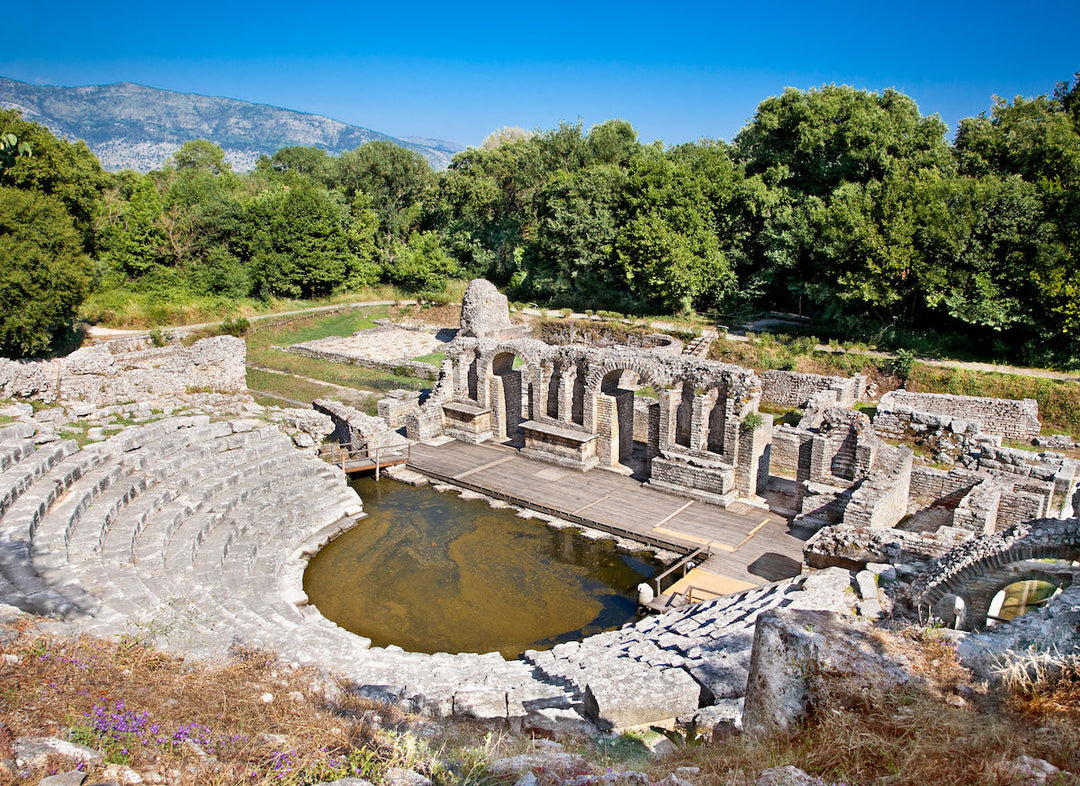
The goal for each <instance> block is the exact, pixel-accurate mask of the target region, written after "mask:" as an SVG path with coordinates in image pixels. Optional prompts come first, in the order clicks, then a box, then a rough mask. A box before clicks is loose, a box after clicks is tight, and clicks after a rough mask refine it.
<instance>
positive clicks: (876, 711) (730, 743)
mask: <svg viewBox="0 0 1080 786" xmlns="http://www.w3.org/2000/svg"><path fill="white" fill-rule="evenodd" d="M890 638H891V641H890V642H889V643H888V644H885V643H884V642H883V643H882V646H883V647H892V648H896V647H897V646H898V644H897V641H898V640H897V638H896V637H890ZM899 647H900V648H901V649H904V650H905V651H907V652H908V654H909V656H912V657H913V658H914V660H915V662H916V667H915V672H916V674H917V676H919V677H921V678H922V681H923V682H922V684H921V685H919V686H917V687H905V688H903V689H900V690H895V691H889V692H885V691H874V690H871V691H867V690H866V689H865V681H862V680H860V679H859V678H858V676H857V675H855V676H854V677H853V678H852V677H848V676H845V675H834V676H832V677H830V678H829V679H828V680H826V682H825V683H824V687H823V689H822V690H821V691H820V692H819V693H818V694H817V695H816V696H815V698H814V711H813V713H812V715H811V716H810V717H809V718H808V719H807V720H806V721H805V722H804V723H803V724H802V726H801V727H800V729H799V730H798V731H797V732H796V733H795V734H793V735H791V736H790V737H786V738H785V737H782V736H781V737H773V738H770V739H765V740H754V739H747V738H733V739H729V740H726V741H724V742H721V743H719V744H716V745H713V746H707V747H700V748H686V749H683V751H681V753H680V754H679V757H680V758H679V760H678V761H676V762H672V763H671V766H675V765H677V764H690V765H696V766H699V767H701V769H702V776H703V778H704V781H703V782H704V783H707V784H710V786H713V785H716V786H719V784H724V785H725V786H728V785H730V786H752V784H754V782H755V780H756V778H757V776H758V775H759V774H760V773H761V771H762V770H764V769H766V768H769V767H777V766H782V765H787V764H793V765H795V766H797V767H799V768H801V769H803V770H805V771H806V772H808V773H810V774H812V775H815V776H817V777H819V778H821V779H823V780H824V781H825V782H826V783H836V784H841V783H842V784H877V785H879V786H927V784H950V785H955V786H1006V785H1007V784H1009V785H1011V786H1018V784H1019V783H1022V782H1023V781H1018V780H1017V779H1016V774H1015V773H1014V772H1011V771H1010V770H1009V769H1008V768H1007V767H1006V766H1005V762H1007V761H1010V760H1013V759H1016V758H1017V757H1019V756H1021V755H1028V756H1032V757H1036V758H1042V759H1046V760H1047V761H1049V762H1050V763H1052V764H1054V765H1055V766H1058V767H1060V768H1062V769H1063V770H1067V771H1073V772H1076V771H1077V770H1080V735H1077V733H1076V726H1075V722H1076V716H1075V715H1070V714H1069V713H1068V712H1062V711H1061V706H1062V705H1061V696H1062V694H1061V692H1060V689H1058V690H1052V691H1051V693H1053V695H1055V696H1056V697H1058V698H1057V700H1056V701H1055V702H1054V703H1053V704H1051V705H1049V706H1047V709H1048V711H1047V712H1046V713H1045V714H1043V715H1041V716H1040V717H1039V718H1038V719H1037V722H1033V719H1032V717H1031V715H1030V712H1029V708H1030V704H1029V703H1027V704H1024V705H1023V706H1022V707H1021V706H1020V705H1017V704H1016V702H1015V699H1014V698H1013V696H1014V694H1012V693H1009V694H1007V696H1008V698H1007V699H1006V700H1005V701H1002V700H1001V699H1000V697H995V696H992V695H989V694H988V693H987V691H986V689H985V686H978V685H976V686H971V685H970V684H969V680H970V675H969V674H968V673H967V671H966V670H965V669H963V668H962V667H961V666H960V665H959V663H958V662H957V660H956V656H955V653H954V651H953V648H952V647H951V646H950V645H949V644H948V642H947V641H946V640H945V639H943V638H939V637H938V636H937V634H936V632H935V631H933V630H927V629H915V628H913V629H909V630H906V631H903V632H902V635H901V637H900V638H899ZM1040 684H1046V683H1045V682H1040ZM1074 688H1075V685H1074ZM961 694H963V695H965V696H967V698H966V699H964V700H961ZM1074 700H1075V696H1074ZM957 705H959V706H957ZM1044 706H1045V705H1044ZM1073 708H1074V709H1075V704H1074V705H1073ZM1021 710H1022V711H1021ZM1060 783H1063V784H1064V783H1074V784H1075V783H1077V780H1076V779H1065V778H1063V779H1062V780H1061V781H1060Z"/></svg>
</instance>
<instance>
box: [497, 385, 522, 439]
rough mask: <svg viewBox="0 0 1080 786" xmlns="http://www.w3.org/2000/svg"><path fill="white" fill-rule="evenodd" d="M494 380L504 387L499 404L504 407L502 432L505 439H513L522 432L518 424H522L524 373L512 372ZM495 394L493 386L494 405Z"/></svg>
mask: <svg viewBox="0 0 1080 786" xmlns="http://www.w3.org/2000/svg"><path fill="white" fill-rule="evenodd" d="M493 379H497V380H499V382H500V383H501V387H502V400H501V401H500V402H499V403H500V404H501V405H502V411H503V421H502V431H503V434H504V435H505V436H504V439H513V438H514V437H516V436H517V434H518V432H519V431H520V430H521V429H520V428H519V426H518V424H519V423H521V396H522V373H521V372H520V371H510V372H508V373H506V374H500V375H498V376H496V377H494V378H493ZM494 392H495V386H494V385H492V403H494V400H495V396H494Z"/></svg>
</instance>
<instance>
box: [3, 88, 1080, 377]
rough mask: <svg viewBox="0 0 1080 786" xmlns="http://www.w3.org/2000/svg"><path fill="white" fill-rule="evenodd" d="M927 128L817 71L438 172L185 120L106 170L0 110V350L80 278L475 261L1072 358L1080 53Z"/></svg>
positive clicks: (214, 275) (523, 279)
mask: <svg viewBox="0 0 1080 786" xmlns="http://www.w3.org/2000/svg"><path fill="white" fill-rule="evenodd" d="M947 131H948V129H947V128H946V127H945V124H944V123H943V122H942V121H941V120H940V119H938V118H937V117H936V116H931V117H924V116H923V115H922V114H920V112H919V109H918V107H917V106H916V105H915V103H914V102H913V101H912V100H911V99H910V98H909V97H907V96H905V95H903V94H902V93H899V92H897V91H895V90H885V91H884V92H882V93H875V92H867V91H861V90H855V89H853V88H849V87H837V86H825V87H822V88H820V89H812V90H809V91H801V90H794V89H788V90H786V91H784V93H783V94H782V95H780V96H777V97H773V98H768V99H766V100H765V101H763V102H762V103H761V104H760V106H759V107H758V109H757V112H756V113H755V115H754V117H753V118H752V120H751V121H750V123H749V124H748V125H747V126H746V127H745V128H744V129H743V130H742V131H741V132H740V133H739V134H738V135H737V136H736V137H735V139H734V140H733V141H731V142H730V143H728V142H724V141H711V140H702V141H699V142H695V143H691V144H683V145H678V146H672V147H669V146H665V145H664V144H663V143H661V142H655V143H652V144H643V143H642V142H641V141H640V140H639V139H638V136H637V133H636V131H635V130H634V128H633V127H632V126H631V124H630V123H628V122H626V121H623V120H612V121H608V122H606V123H603V124H601V125H597V126H595V127H593V128H591V129H589V130H588V131H587V132H586V131H585V130H584V129H583V128H582V126H581V124H580V123H578V124H563V125H560V126H559V127H558V128H555V129H552V130H548V131H542V132H526V131H522V130H520V129H503V130H502V131H499V132H496V133H494V134H492V135H491V136H490V137H489V138H488V139H487V140H485V142H484V144H483V145H482V146H480V147H475V148H469V149H468V150H466V151H464V152H462V153H459V154H458V155H457V156H456V157H455V158H454V160H453V163H452V164H451V166H450V168H449V169H448V170H447V171H445V172H443V173H435V172H434V171H433V170H432V169H431V168H430V166H429V165H428V163H427V162H426V161H425V160H424V159H423V158H421V157H420V156H419V155H417V154H416V153H413V152H411V151H408V150H405V149H403V148H400V147H397V146H395V145H393V144H391V143H388V142H385V141H376V142H371V143H369V144H366V145H363V146H362V147H358V148H356V149H355V150H351V151H349V152H346V153H343V154H341V155H340V156H336V157H335V156H331V155H329V154H328V153H326V152H325V151H323V150H320V149H317V148H304V147H290V148H283V149H281V150H279V151H278V152H277V153H275V154H274V155H273V156H272V157H264V158H262V159H260V160H259V162H258V165H257V166H256V168H255V169H254V170H252V171H250V172H246V173H235V172H233V171H231V169H230V167H229V165H228V163H227V162H226V161H225V160H224V156H223V153H222V151H221V149H220V148H218V147H216V146H215V145H213V144H211V143H209V142H206V141H193V142H188V143H186V144H185V145H184V146H183V147H182V148H181V149H180V150H178V151H177V152H176V153H175V155H174V156H173V157H172V159H171V161H170V162H169V163H168V164H167V165H165V166H164V167H163V168H162V169H161V170H160V171H154V172H150V173H149V174H146V175H141V174H138V173H135V172H131V171H127V172H121V173H119V174H115V175H113V174H108V173H106V172H104V171H103V170H102V169H101V167H100V166H99V164H98V162H97V160H96V158H94V156H93V154H91V153H90V151H89V150H88V149H87V148H86V146H85V145H83V144H82V143H79V144H71V143H68V142H65V141H63V140H60V139H57V138H56V137H54V136H52V135H51V134H50V133H49V132H48V131H47V130H46V129H44V128H42V127H41V126H37V125H35V124H33V123H29V122H27V121H24V120H22V119H21V118H20V117H19V116H18V114H17V113H16V112H14V111H3V112H0V348H2V350H3V351H4V352H5V353H6V354H12V355H28V354H35V353H40V352H43V351H45V350H47V348H48V347H49V346H50V344H51V343H52V342H53V341H54V340H55V337H56V335H57V333H58V332H60V331H62V330H63V328H64V326H65V325H69V324H70V322H71V320H72V319H73V317H74V315H75V313H76V310H77V309H78V307H79V306H80V303H81V302H82V301H83V299H84V298H85V297H86V296H87V295H88V293H95V296H96V297H98V298H99V300H102V301H103V302H106V301H108V298H109V297H110V296H119V295H120V294H122V293H148V294H150V295H152V296H154V297H157V298H159V299H162V300H170V299H180V300H182V299H184V298H185V297H191V296H214V297H219V298H223V299H225V300H229V299H239V298H247V297H255V298H262V299H271V298H276V297H289V298H312V297H321V296H325V295H329V294H332V293H334V292H339V291H356V290H359V289H362V288H363V287H365V286H368V285H371V284H374V283H376V282H385V283H389V284H392V285H395V286H396V287H398V288H399V289H400V290H402V291H404V292H408V293H419V294H422V295H425V296H428V297H437V296H438V294H439V293H440V292H442V291H444V287H445V286H446V283H447V281H448V280H450V279H454V278H462V277H471V276H485V277H488V278H490V279H492V280H493V281H495V282H496V283H497V284H499V285H500V286H501V287H503V288H505V289H506V291H507V292H508V293H509V295H510V297H511V298H512V299H514V300H519V301H532V302H536V303H543V304H546V305H550V306H554V307H567V306H568V307H574V308H579V309H584V308H590V309H597V310H600V309H603V310H608V311H618V312H622V313H628V314H656V313H680V312H689V311H698V312H702V313H709V314H743V313H748V312H751V311H757V310H780V311H792V312H799V313H801V314H804V315H807V316H809V317H812V318H813V320H814V321H813V329H814V330H815V331H817V333H818V335H828V334H835V335H844V336H846V337H852V338H871V339H873V340H875V341H876V342H877V343H882V344H892V345H894V346H903V345H905V344H907V345H910V346H925V345H926V342H928V341H930V342H932V341H937V342H938V345H939V346H947V345H948V344H949V343H950V342H951V344H952V345H953V346H962V347H965V348H966V349H967V350H968V351H969V352H973V353H975V354H981V355H983V356H985V357H993V358H995V359H1008V360H1014V361H1022V362H1027V363H1035V364H1043V365H1058V366H1070V365H1071V366H1075V365H1076V364H1078V363H1080V75H1077V78H1076V79H1074V81H1073V82H1072V83H1060V84H1059V85H1058V86H1057V87H1056V89H1054V90H1053V92H1052V93H1051V94H1048V95H1044V96H1040V97H1036V98H1030V99H1028V98H1019V97H1018V98H1015V99H1014V100H1011V101H1007V100H1002V99H997V100H995V102H994V104H993V106H992V107H991V108H990V109H989V110H988V111H987V112H985V113H983V114H981V115H980V116H978V117H974V118H969V119H965V120H963V121H962V122H961V123H960V124H959V127H958V128H957V129H956V132H955V138H954V140H953V141H950V140H949V139H948V137H947ZM118 293H119V294H118ZM920 342H922V343H920Z"/></svg>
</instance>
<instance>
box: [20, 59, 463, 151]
mask: <svg viewBox="0 0 1080 786" xmlns="http://www.w3.org/2000/svg"><path fill="white" fill-rule="evenodd" d="M0 107H2V108H4V109H10V108H16V109H19V110H21V111H22V115H23V117H24V118H26V119H27V120H32V121H34V122H35V123H41V124H42V125H44V126H47V127H48V129H49V130H50V131H52V132H53V133H54V134H56V135H57V136H62V137H65V138H66V139H70V140H73V141H74V140H77V139H82V140H84V141H85V142H86V144H87V145H89V147H90V149H91V150H93V151H94V153H96V154H97V156H98V158H100V159H101V165H102V166H103V167H105V168H106V169H110V170H119V169H127V168H131V169H136V170H138V171H140V172H147V171H149V170H151V169H159V168H160V167H161V165H162V164H163V163H164V162H165V160H166V159H167V158H168V157H169V156H170V155H172V153H173V152H174V151H175V150H176V149H177V148H179V147H180V145H182V144H183V143H184V142H187V141H188V140H190V139H209V140H210V141H211V142H215V143H216V144H218V145H220V146H221V147H222V149H224V151H225V155H226V157H227V158H228V160H229V161H230V162H231V163H232V165H233V168H234V169H236V170H245V169H251V168H252V167H253V166H255V161H256V160H258V158H259V156H260V155H262V154H266V155H272V154H273V153H274V152H275V151H277V150H278V149H279V148H281V147H285V146H287V145H314V146H317V147H321V148H324V149H326V150H327V151H329V152H330V153H333V154H338V153H342V152H344V151H346V150H352V149H353V148H355V147H359V146H360V145H362V144H364V143H365V142H371V141H372V140H375V139H386V140H389V141H391V142H394V143H396V144H399V145H401V146H402V147H407V148H409V149H410V150H415V151H416V152H418V153H420V154H421V155H423V156H424V157H425V158H426V159H427V160H428V161H430V162H431V165H432V167H434V168H435V169H445V168H446V166H447V164H449V163H450V159H451V158H453V156H454V153H456V152H458V151H460V150H464V149H465V146H464V145H461V144H458V143H457V142H450V141H446V140H441V139H426V138H421V137H409V138H407V139H397V138H395V137H392V136H389V135H387V134H380V133H379V132H378V131H372V130H371V129H368V128H361V127H359V126H351V125H349V124H348V123H342V122H341V121H339V120H332V119H331V118H329V117H323V116H321V115H310V114H307V113H304V112H295V111H293V110H291V109H282V108H281V107H276V106H268V105H266V104H252V103H248V102H246V101H237V100H235V99H232V98H215V97H212V96H203V95H198V94H196V93H175V92H173V91H171V90H159V89H157V88H154V87H145V86H143V85H136V84H132V83H130V82H120V83H118V84H114V85H90V86H88V87H56V86H52V85H30V84H27V83H25V82H17V81H15V80H14V79H5V78H3V77H0Z"/></svg>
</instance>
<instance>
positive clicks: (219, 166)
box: [172, 139, 232, 175]
mask: <svg viewBox="0 0 1080 786" xmlns="http://www.w3.org/2000/svg"><path fill="white" fill-rule="evenodd" d="M172 157H173V165H174V166H175V167H176V168H177V169H179V170H180V171H184V170H188V169H190V170H195V171H197V172H206V173H208V174H211V175H222V174H225V173H229V172H232V166H231V165H230V164H229V162H228V161H226V160H225V151H224V150H222V149H221V147H220V146H218V145H215V144H214V143H213V142H211V141H209V140H207V139H192V140H190V141H188V142H185V143H184V144H182V145H181V146H180V149H179V150H177V151H176V152H175V153H173V156H172Z"/></svg>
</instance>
